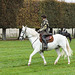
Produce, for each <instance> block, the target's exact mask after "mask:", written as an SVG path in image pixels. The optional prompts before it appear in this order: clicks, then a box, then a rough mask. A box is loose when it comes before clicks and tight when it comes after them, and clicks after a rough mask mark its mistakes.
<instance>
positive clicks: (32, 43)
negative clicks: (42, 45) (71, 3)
mask: <svg viewBox="0 0 75 75" xmlns="http://www.w3.org/2000/svg"><path fill="white" fill-rule="evenodd" d="M26 30H27V27H25V31H22V32H21V33H23V36H24V34H25V33H26ZM23 36H20V37H22V38H24V37H23ZM28 38H32V36H31V37H28ZM37 40H38V37H37V38H36V39H35V40H34V42H33V43H32V46H33V44H34V43H35V42H36V41H37Z"/></svg>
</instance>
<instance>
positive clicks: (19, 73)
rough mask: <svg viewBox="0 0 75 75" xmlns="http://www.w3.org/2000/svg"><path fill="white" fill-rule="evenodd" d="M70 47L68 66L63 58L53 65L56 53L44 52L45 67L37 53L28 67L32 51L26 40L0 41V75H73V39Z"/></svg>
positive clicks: (74, 50)
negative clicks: (71, 51)
mask: <svg viewBox="0 0 75 75" xmlns="http://www.w3.org/2000/svg"><path fill="white" fill-rule="evenodd" d="M70 46H71V48H72V50H73V56H72V58H71V64H70V65H68V64H67V58H66V59H65V60H64V57H61V58H60V60H59V62H58V63H57V64H56V65H54V61H55V59H56V57H57V53H56V52H55V50H52V51H45V52H44V56H45V59H46V61H47V65H46V66H44V64H43V60H42V58H41V56H40V55H39V53H37V54H36V55H34V56H33V58H32V64H31V66H28V60H29V56H30V54H31V53H32V51H33V48H32V46H31V43H30V42H29V41H28V40H25V41H0V75H75V39H73V40H72V42H71V43H70Z"/></svg>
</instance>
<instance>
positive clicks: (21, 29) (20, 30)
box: [18, 28, 22, 39]
mask: <svg viewBox="0 0 75 75" xmlns="http://www.w3.org/2000/svg"><path fill="white" fill-rule="evenodd" d="M21 30H22V29H21V28H20V29H19V37H20V34H21ZM19 37H18V39H19Z"/></svg>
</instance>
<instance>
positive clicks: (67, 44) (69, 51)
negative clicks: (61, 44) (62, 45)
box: [61, 38, 73, 57]
mask: <svg viewBox="0 0 75 75" xmlns="http://www.w3.org/2000/svg"><path fill="white" fill-rule="evenodd" d="M66 49H67V52H68V55H69V56H70V57H71V56H72V55H73V51H72V50H71V48H70V45H69V42H68V40H67V38H66ZM61 55H62V56H63V55H64V57H67V55H66V54H65V52H64V50H62V52H61Z"/></svg>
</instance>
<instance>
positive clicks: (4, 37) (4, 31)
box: [2, 28, 6, 40]
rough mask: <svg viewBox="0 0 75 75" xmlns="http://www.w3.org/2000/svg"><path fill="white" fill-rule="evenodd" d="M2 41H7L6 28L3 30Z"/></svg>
mask: <svg viewBox="0 0 75 75" xmlns="http://www.w3.org/2000/svg"><path fill="white" fill-rule="evenodd" d="M2 40H6V28H3V29H2Z"/></svg>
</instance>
